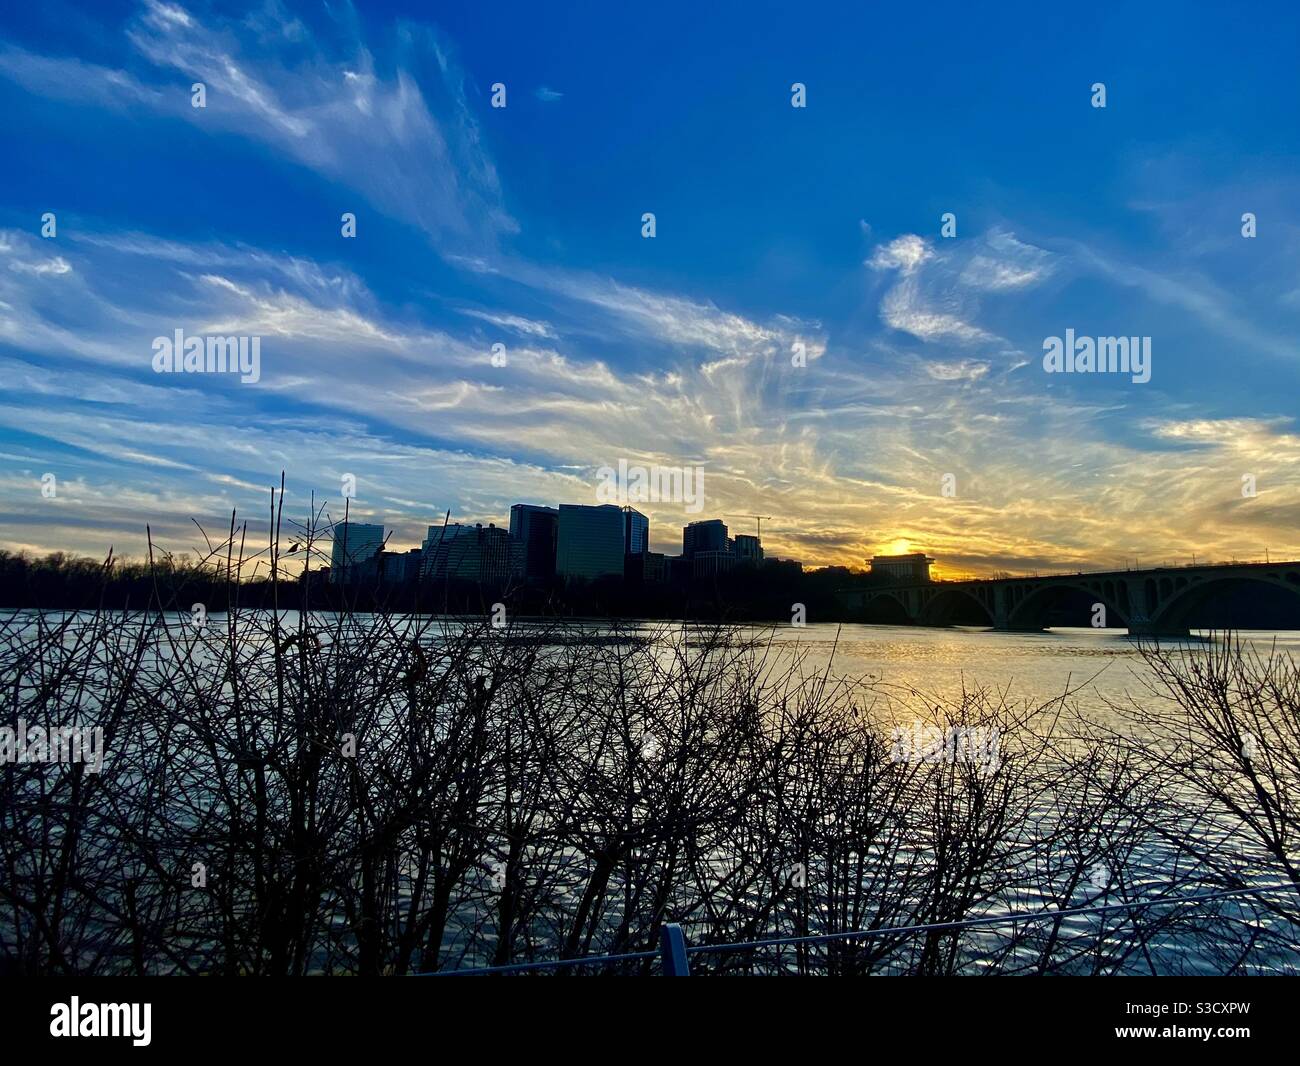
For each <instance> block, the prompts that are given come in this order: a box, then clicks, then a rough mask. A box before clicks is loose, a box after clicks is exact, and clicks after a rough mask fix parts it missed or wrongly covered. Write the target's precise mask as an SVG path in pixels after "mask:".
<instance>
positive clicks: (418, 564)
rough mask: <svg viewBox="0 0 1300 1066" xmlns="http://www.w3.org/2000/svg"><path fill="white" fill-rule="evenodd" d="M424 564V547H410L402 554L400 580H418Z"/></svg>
mask: <svg viewBox="0 0 1300 1066" xmlns="http://www.w3.org/2000/svg"><path fill="white" fill-rule="evenodd" d="M423 566H424V549H423V548H410V549H408V550H407V551H406V553H405V554H404V556H403V567H402V580H403V581H419V580H420V571H421V569H422V568H423Z"/></svg>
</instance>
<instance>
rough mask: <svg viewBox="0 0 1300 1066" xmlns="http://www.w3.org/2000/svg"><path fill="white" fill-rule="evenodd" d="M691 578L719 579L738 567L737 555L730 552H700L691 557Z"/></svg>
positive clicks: (697, 551)
mask: <svg viewBox="0 0 1300 1066" xmlns="http://www.w3.org/2000/svg"><path fill="white" fill-rule="evenodd" d="M690 563H691V577H695V578H700V577H717V576H718V575H719V574H725V573H727V572H729V571H730V570H731V569H732V568H733V567H734V566H735V565H736V553H735V552H730V551H699V550H696V552H695V553H694V554H693V555H692V556H691V557H690Z"/></svg>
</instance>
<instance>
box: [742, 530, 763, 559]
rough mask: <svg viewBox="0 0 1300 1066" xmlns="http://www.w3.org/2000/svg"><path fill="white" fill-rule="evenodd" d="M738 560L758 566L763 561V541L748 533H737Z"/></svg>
mask: <svg viewBox="0 0 1300 1066" xmlns="http://www.w3.org/2000/svg"><path fill="white" fill-rule="evenodd" d="M735 551H736V562H737V563H750V564H752V565H754V566H757V565H758V564H759V563H761V562H762V561H763V542H762V541H760V540H759V539H758V538H757V537H751V536H750V535H749V534H747V533H737V534H736V548H735Z"/></svg>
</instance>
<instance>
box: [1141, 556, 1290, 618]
mask: <svg viewBox="0 0 1300 1066" xmlns="http://www.w3.org/2000/svg"><path fill="white" fill-rule="evenodd" d="M1261 586H1263V587H1265V588H1268V589H1272V590H1274V591H1276V592H1281V593H1282V594H1283V597H1285V594H1286V593H1291V594H1292V595H1293V596H1294V597H1295V598H1296V600H1297V601H1298V602H1297V604H1296V611H1297V615H1300V569H1288V570H1285V571H1276V572H1273V573H1264V574H1258V573H1249V572H1241V571H1238V572H1235V573H1224V574H1221V575H1220V574H1213V575H1208V576H1205V577H1201V578H1200V579H1199V580H1193V581H1187V582H1183V583H1182V585H1181V586H1175V587H1174V588H1172V589H1171V591H1170V595H1169V596H1168V597H1167V598H1166V597H1165V596H1161V597H1160V599H1159V602H1158V604H1157V606H1156V608H1155V610H1153V611H1151V612H1150V618H1151V625H1152V627H1153V628H1155V629H1156V630H1157V631H1160V630H1165V631H1169V632H1177V631H1182V630H1186V629H1190V628H1192V627H1193V626H1195V627H1197V628H1200V625H1199V624H1198V623H1197V622H1196V614H1197V612H1198V611H1199V610H1201V608H1203V607H1205V605H1206V604H1207V603H1208V602H1210V601H1211V600H1212V599H1214V598H1216V597H1222V596H1223V595H1224V594H1225V593H1226V592H1231V591H1233V590H1234V589H1236V590H1243V591H1244V590H1247V589H1250V590H1252V591H1253V590H1258V589H1259V588H1260V587H1261ZM1221 624H1222V626H1223V627H1224V628H1228V627H1229V626H1232V624H1233V623H1232V621H1231V620H1230V619H1229V620H1226V621H1224V622H1222V623H1221Z"/></svg>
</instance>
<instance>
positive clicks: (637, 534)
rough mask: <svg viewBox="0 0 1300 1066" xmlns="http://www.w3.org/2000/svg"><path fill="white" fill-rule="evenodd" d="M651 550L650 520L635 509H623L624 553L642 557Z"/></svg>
mask: <svg viewBox="0 0 1300 1066" xmlns="http://www.w3.org/2000/svg"><path fill="white" fill-rule="evenodd" d="M649 550H650V519H649V518H647V517H646V516H645V515H643V514H642V513H641V512H640V511H638V510H637V509H636V508H634V507H624V508H623V551H624V552H625V553H626V554H628V555H640V554H641V553H642V552H648V551H649Z"/></svg>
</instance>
